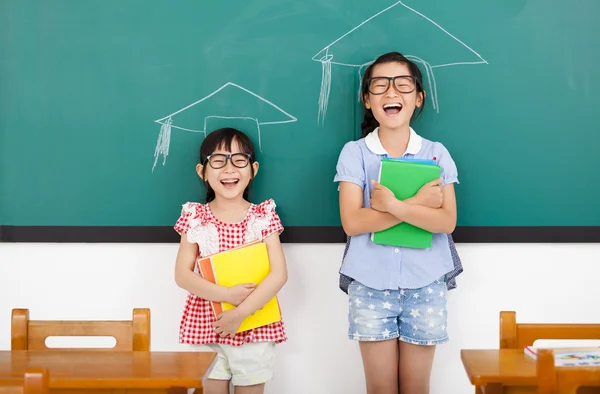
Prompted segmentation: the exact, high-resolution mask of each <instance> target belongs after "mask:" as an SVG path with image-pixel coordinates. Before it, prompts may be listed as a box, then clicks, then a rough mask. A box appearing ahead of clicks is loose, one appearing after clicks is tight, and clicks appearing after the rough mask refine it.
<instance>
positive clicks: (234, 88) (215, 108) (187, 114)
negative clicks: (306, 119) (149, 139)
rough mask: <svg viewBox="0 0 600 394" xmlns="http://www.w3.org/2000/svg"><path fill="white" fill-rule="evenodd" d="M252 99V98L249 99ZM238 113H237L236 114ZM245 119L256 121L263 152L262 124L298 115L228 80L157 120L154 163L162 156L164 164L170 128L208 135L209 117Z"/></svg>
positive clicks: (276, 122)
mask: <svg viewBox="0 0 600 394" xmlns="http://www.w3.org/2000/svg"><path fill="white" fill-rule="evenodd" d="M249 99H250V100H249ZM233 115H235V116H233ZM215 118H217V119H245V120H250V121H252V122H254V123H256V128H257V131H258V147H259V150H260V151H261V152H262V142H261V136H260V132H261V131H260V128H261V126H263V125H276V124H283V123H291V122H296V120H297V119H296V118H295V117H294V116H292V115H290V114H289V113H287V112H286V111H284V110H283V109H281V108H280V107H278V106H277V105H275V104H273V103H272V102H270V101H269V100H267V99H266V98H264V97H261V96H259V95H258V94H256V93H254V92H252V91H250V90H248V89H246V88H244V87H242V86H240V85H237V84H235V83H233V82H227V83H226V84H224V85H223V86H221V87H220V88H218V89H217V90H215V91H214V92H212V93H210V94H209V95H207V96H205V97H202V98H201V99H200V100H198V101H196V102H194V103H191V104H189V105H188V106H186V107H183V108H181V109H179V110H177V111H175V112H173V113H172V114H170V115H167V116H165V117H164V118H160V119H157V120H155V122H156V123H159V124H160V125H161V126H160V133H159V135H158V141H157V142H156V149H155V150H154V165H153V166H152V171H154V167H156V164H157V163H158V160H159V158H160V156H161V155H162V157H163V166H164V165H165V163H166V161H167V156H168V155H169V144H170V141H171V130H172V129H178V130H182V131H186V132H192V133H203V134H204V137H206V133H207V129H206V126H207V122H208V121H209V120H210V119H215Z"/></svg>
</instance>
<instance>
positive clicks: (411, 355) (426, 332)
mask: <svg viewBox="0 0 600 394" xmlns="http://www.w3.org/2000/svg"><path fill="white" fill-rule="evenodd" d="M446 291H447V288H446V283H445V282H444V278H443V277H442V278H439V279H438V280H435V281H433V282H432V283H430V284H429V285H427V286H424V287H421V288H418V289H404V290H402V291H401V295H402V297H403V298H402V309H403V312H402V317H401V318H400V325H399V331H400V344H399V353H400V357H399V360H400V361H399V368H398V376H399V379H398V380H399V386H400V394H429V380H430V377H431V367H432V365H433V356H434V355H435V347H436V345H439V344H442V343H445V342H447V341H448V333H447V331H446V324H447V316H448V312H447V311H446Z"/></svg>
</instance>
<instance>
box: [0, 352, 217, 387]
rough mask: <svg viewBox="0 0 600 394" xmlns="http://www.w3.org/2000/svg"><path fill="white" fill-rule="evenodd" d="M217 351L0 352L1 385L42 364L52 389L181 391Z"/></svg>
mask: <svg viewBox="0 0 600 394" xmlns="http://www.w3.org/2000/svg"><path fill="white" fill-rule="evenodd" d="M215 356H216V354H215V353H200V352H131V351H123V352H121V351H118V352H114V351H110V352H108V351H107V352H98V351H83V350H82V351H80V350H77V351H58V350H57V351H53V350H46V351H27V350H13V351H0V386H11V385H15V384H19V380H18V379H19V378H16V377H11V376H16V375H18V374H22V372H23V371H25V369H26V368H29V367H42V368H46V369H47V370H48V372H49V374H50V389H51V391H52V392H53V393H57V392H69V393H74V392H76V391H80V390H81V389H87V390H89V389H95V390H94V393H98V392H99V391H98V390H102V391H108V390H111V389H143V390H144V392H145V393H149V392H156V393H158V392H162V393H164V392H166V391H173V390H174V389H177V390H176V391H183V388H185V389H187V388H200V387H202V378H203V377H204V374H205V373H206V372H207V370H208V368H209V367H210V366H211V364H212V362H213V360H214V358H215ZM148 390H151V391H148ZM127 391H128V392H129V391H131V390H127ZM135 391H138V390H135Z"/></svg>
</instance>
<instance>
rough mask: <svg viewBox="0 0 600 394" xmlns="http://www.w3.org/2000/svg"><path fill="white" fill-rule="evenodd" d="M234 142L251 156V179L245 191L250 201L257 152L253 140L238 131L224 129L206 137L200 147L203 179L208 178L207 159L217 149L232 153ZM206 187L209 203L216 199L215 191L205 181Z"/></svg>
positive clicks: (245, 196) (246, 197)
mask: <svg viewBox="0 0 600 394" xmlns="http://www.w3.org/2000/svg"><path fill="white" fill-rule="evenodd" d="M233 141H236V142H237V143H238V145H239V147H240V150H241V151H242V153H246V154H248V155H250V163H249V164H248V165H249V166H250V172H251V178H250V183H249V184H248V186H247V187H246V190H244V198H245V199H248V191H249V189H250V185H251V184H252V181H253V180H254V167H253V166H252V163H254V162H255V161H256V152H255V151H254V144H253V143H252V140H251V139H250V138H249V137H248V136H247V135H246V134H244V133H243V132H241V131H239V130H237V129H234V128H231V127H224V128H222V129H217V130H214V131H213V132H211V133H209V134H208V135H207V136H206V138H205V139H204V141H203V142H202V146H200V164H202V165H203V168H202V178H203V179H205V178H206V177H205V174H206V167H207V166H208V165H209V164H208V163H207V162H206V158H207V157H208V156H210V155H212V154H213V152H214V151H216V150H217V149H223V150H226V151H229V152H231V144H232V142H233ZM204 186H206V202H207V203H209V202H211V201H213V200H214V199H215V191H214V190H213V189H212V187H210V185H209V184H208V182H207V181H204Z"/></svg>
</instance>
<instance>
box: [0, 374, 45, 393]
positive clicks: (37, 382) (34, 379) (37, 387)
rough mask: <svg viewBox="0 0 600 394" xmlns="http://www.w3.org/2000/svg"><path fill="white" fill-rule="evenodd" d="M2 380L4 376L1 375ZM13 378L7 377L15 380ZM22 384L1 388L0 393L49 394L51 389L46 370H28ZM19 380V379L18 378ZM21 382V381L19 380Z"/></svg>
mask: <svg viewBox="0 0 600 394" xmlns="http://www.w3.org/2000/svg"><path fill="white" fill-rule="evenodd" d="M1 375H2V376H0V377H1V378H4V377H5V376H4V374H1ZM11 375H12V376H6V377H8V378H15V377H16V376H14V375H13V374H11ZM21 376H23V380H22V384H21V383H19V384H18V385H12V384H11V385H8V386H4V385H2V386H0V392H1V393H3V394H4V393H5V394H49V393H50V388H49V385H48V371H47V370H46V369H44V368H27V369H26V370H25V373H23V374H22V375H21ZM17 379H18V378H17ZM19 380H20V379H19Z"/></svg>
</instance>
